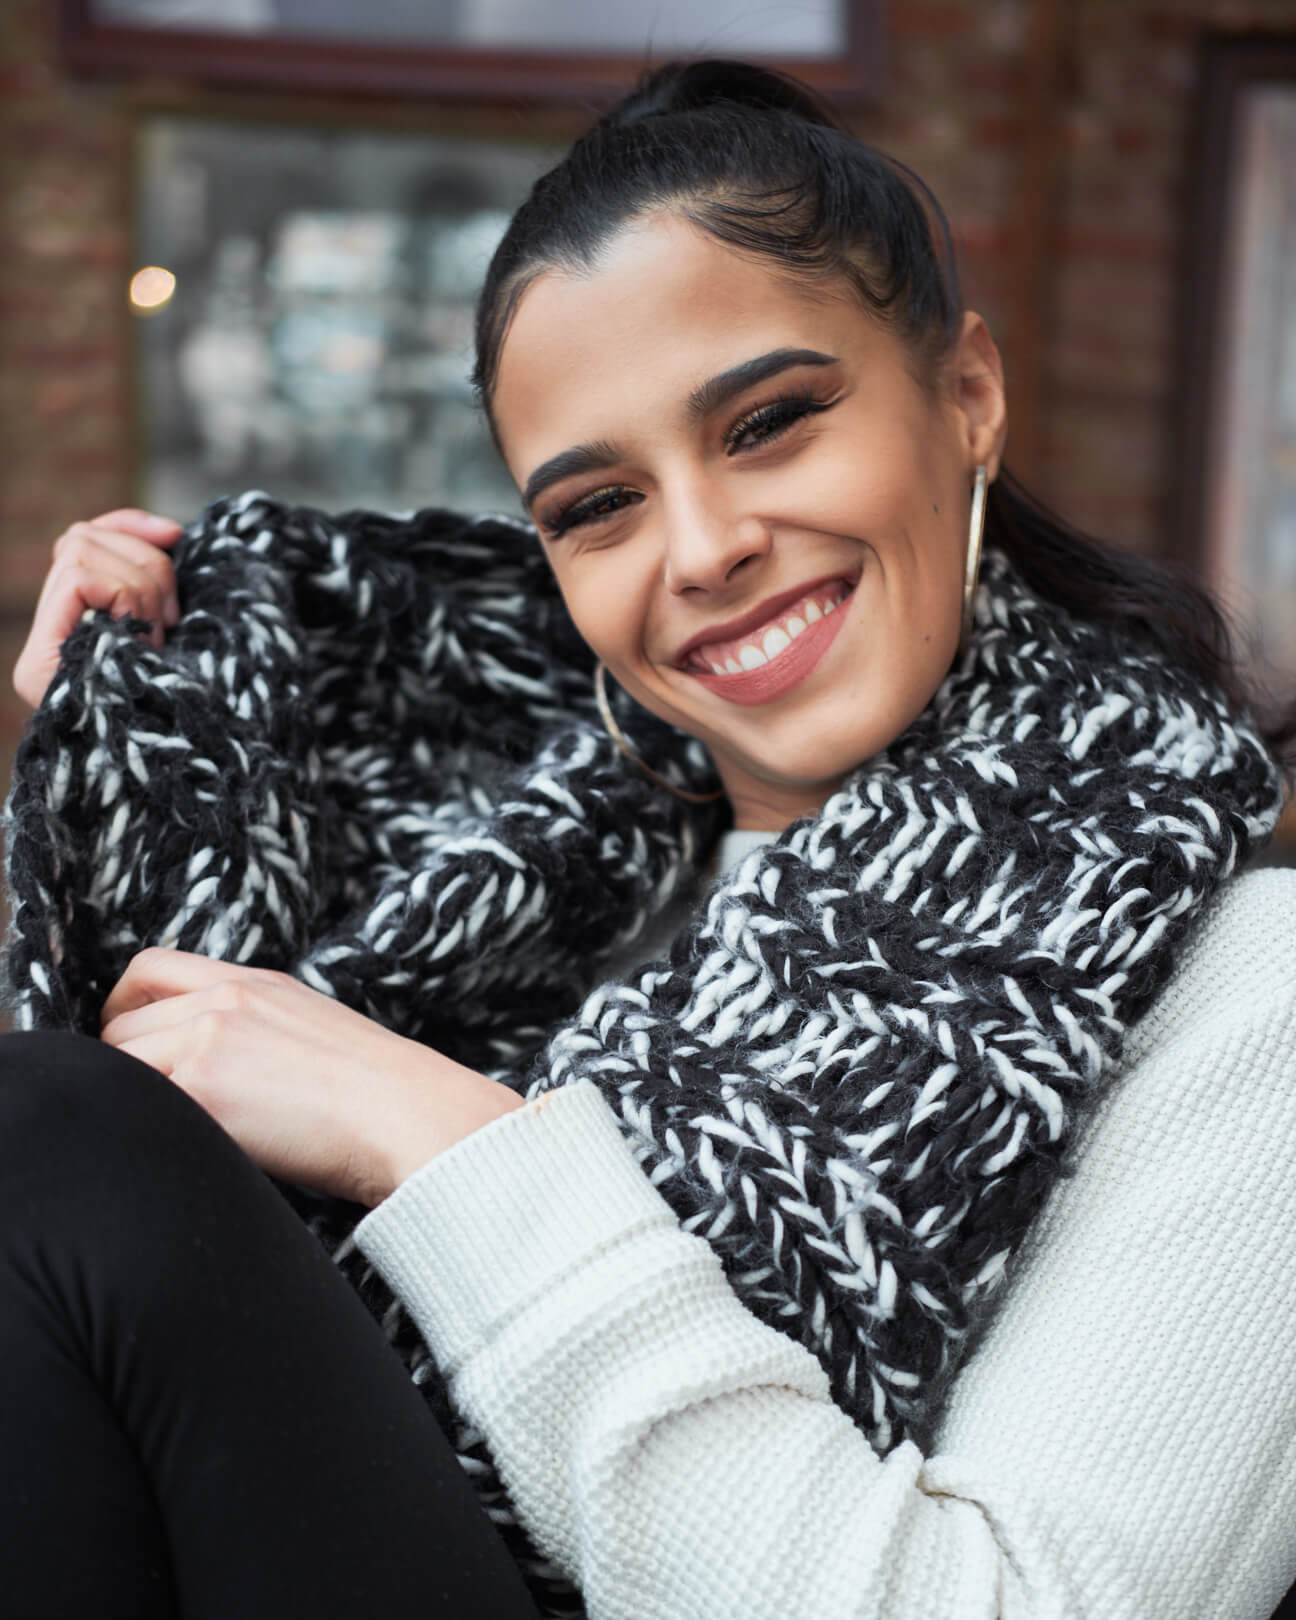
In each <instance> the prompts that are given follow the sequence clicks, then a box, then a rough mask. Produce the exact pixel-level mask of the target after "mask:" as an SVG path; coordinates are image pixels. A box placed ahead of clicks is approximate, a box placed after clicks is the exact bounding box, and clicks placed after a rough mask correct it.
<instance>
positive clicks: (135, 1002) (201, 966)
mask: <svg viewBox="0 0 1296 1620" xmlns="http://www.w3.org/2000/svg"><path fill="white" fill-rule="evenodd" d="M283 977H284V976H283V975H282V974H278V973H271V972H270V971H268V970H267V969H265V968H249V967H240V966H239V965H238V964H237V963H235V962H217V961H213V959H212V958H211V957H210V956H199V955H197V954H196V953H195V952H193V951H173V950H168V949H166V948H165V947H164V946H161V945H153V946H150V947H149V948H148V949H147V950H143V951H140V952H139V954H138V955H137V956H133V957H132V958H131V960H130V963H129V965H128V966H127V968H126V971H125V973H123V974H122V976H121V978H120V979H118V981H117V983H116V984H115V985H114V986H113V987H112V990H111V991H110V992H109V995H108V999H107V1001H105V1002H104V1004H103V1007H102V1009H101V1011H100V1014H99V1028H100V1031H101V1032H103V1033H106V1031H107V1027H108V1025H109V1024H110V1023H112V1022H113V1020H114V1019H117V1018H120V1017H121V1016H122V1015H123V1014H125V1013H131V1012H134V1011H135V1009H136V1008H139V1007H148V1006H150V1005H151V1004H152V1003H154V1002H161V1001H165V1000H167V999H168V998H170V997H176V996H183V995H188V994H189V993H190V992H192V991H195V990H209V989H212V988H214V987H216V986H219V985H230V984H234V985H238V984H244V985H251V984H257V985H259V986H262V987H264V986H265V985H267V984H277V983H279V981H280V980H281V979H282V978H283ZM229 1004H230V1003H229V1002H228V1001H227V1002H226V1003H225V1005H229Z"/></svg>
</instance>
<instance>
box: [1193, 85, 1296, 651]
mask: <svg viewBox="0 0 1296 1620" xmlns="http://www.w3.org/2000/svg"><path fill="white" fill-rule="evenodd" d="M1239 136H1240V139H1239V142H1238V154H1239V159H1238V164H1237V170H1236V172H1237V174H1238V178H1239V181H1240V184H1239V185H1238V188H1237V191H1236V194H1235V198H1234V227H1235V228H1234V230H1233V232H1232V233H1231V237H1230V240H1231V241H1232V242H1233V243H1234V244H1235V245H1234V248H1233V251H1232V254H1231V264H1230V267H1229V272H1228V275H1227V279H1226V294H1225V298H1226V310H1225V320H1224V322H1223V329H1224V342H1225V345H1226V348H1225V354H1226V356H1227V360H1226V365H1225V369H1224V371H1223V378H1224V400H1223V412H1224V422H1223V428H1224V431H1223V433H1222V435H1221V439H1222V454H1221V457H1220V464H1219V466H1218V468H1217V469H1216V477H1215V480H1214V495H1215V499H1214V502H1213V507H1214V509H1213V511H1212V514H1211V517H1212V523H1211V528H1212V535H1213V544H1212V551H1213V562H1214V566H1215V570H1216V578H1217V583H1218V584H1219V586H1220V588H1221V589H1222V590H1223V591H1224V592H1225V593H1226V594H1227V595H1228V596H1229V597H1231V599H1232V600H1233V601H1234V602H1235V603H1236V604H1237V605H1238V607H1239V608H1240V609H1241V610H1242V612H1243V613H1244V614H1245V616H1246V618H1247V620H1248V622H1249V623H1250V624H1251V625H1252V626H1253V627H1254V628H1255V629H1256V630H1257V631H1258V632H1259V634H1260V637H1261V641H1262V644H1263V648H1264V651H1265V653H1266V654H1267V655H1268V657H1269V658H1270V659H1271V660H1273V661H1274V662H1275V663H1276V664H1277V665H1278V666H1279V667H1280V668H1282V669H1284V670H1286V671H1287V672H1288V673H1290V674H1293V675H1296V88H1292V87H1290V86H1283V87H1278V88H1272V89H1258V90H1253V91H1251V92H1250V93H1249V94H1248V95H1247V97H1246V99H1245V101H1244V102H1243V105H1242V112H1241V120H1240V125H1239Z"/></svg>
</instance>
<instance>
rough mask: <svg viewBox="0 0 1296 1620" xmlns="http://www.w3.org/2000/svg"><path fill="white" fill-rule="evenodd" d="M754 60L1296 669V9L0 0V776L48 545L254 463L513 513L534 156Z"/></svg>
mask: <svg viewBox="0 0 1296 1620" xmlns="http://www.w3.org/2000/svg"><path fill="white" fill-rule="evenodd" d="M680 52H684V53H690V52H691V53H693V54H730V55H746V56H761V57H764V58H766V59H769V60H772V61H775V62H777V63H780V64H782V65H784V66H787V67H789V68H791V69H792V70H793V71H795V72H798V73H801V74H802V75H803V76H804V77H806V78H807V79H809V80H810V81H811V82H813V83H815V84H817V85H818V86H819V87H820V88H821V89H822V90H823V92H824V93H825V94H826V95H827V96H828V97H829V98H830V99H831V100H833V101H834V102H835V103H836V104H837V106H838V107H839V108H840V110H841V112H842V113H843V115H844V116H845V117H846V118H847V119H848V120H849V122H850V123H851V125H852V126H853V127H854V128H855V129H856V130H857V131H858V133H859V134H861V135H862V136H863V137H865V138H866V139H868V140H870V141H873V142H874V143H876V144H877V145H879V146H882V147H883V148H885V149H886V150H888V151H890V152H892V153H894V154H895V155H896V156H897V157H899V158H901V159H902V160H903V161H904V162H905V163H907V164H909V165H910V166H911V167H912V168H914V169H915V170H916V171H917V172H918V173H919V174H920V175H922V176H923V177H924V178H925V179H926V180H927V182H928V183H929V184H930V185H931V187H932V188H933V190H934V191H935V193H936V195H937V196H938V198H939V199H940V200H941V202H942V203H943V205H944V206H945V208H946V210H947V212H948V213H949V216H950V219H951V222H952V225H953V229H954V233H955V238H956V241H957V244H958V248H959V252H960V255H961V264H962V270H963V275H964V280H965V285H966V293H967V299H968V302H969V304H970V305H971V306H972V307H975V308H977V309H979V310H981V311H982V313H984V314H985V315H986V317H987V319H988V320H989V322H990V325H991V328H992V330H993V331H994V332H995V333H996V335H997V337H998V338H999V341H1000V344H1001V347H1002V349H1003V352H1004V355H1005V360H1006V364H1007V371H1008V384H1009V401H1010V411H1011V418H1012V428H1011V434H1010V440H1009V447H1008V462H1009V465H1010V466H1012V467H1013V468H1014V469H1015V470H1016V471H1017V473H1018V475H1019V476H1021V477H1023V478H1024V479H1025V481H1026V482H1027V483H1028V484H1029V485H1031V486H1032V487H1033V488H1034V489H1035V490H1036V492H1037V493H1038V494H1040V495H1041V496H1042V497H1043V498H1044V499H1045V500H1046V501H1048V502H1049V503H1051V504H1052V505H1054V506H1056V507H1057V508H1058V509H1059V510H1060V511H1061V512H1062V513H1063V514H1064V515H1066V516H1067V517H1068V518H1070V519H1072V520H1073V521H1074V522H1076V523H1077V524H1079V525H1080V526H1081V527H1084V528H1087V529H1089V530H1090V531H1091V532H1093V533H1096V534H1098V535H1101V536H1104V537H1106V538H1109V539H1111V540H1114V541H1116V542H1118V543H1119V544H1121V545H1123V546H1127V547H1129V548H1132V549H1134V550H1136V551H1140V552H1145V553H1157V554H1160V555H1165V556H1171V557H1175V558H1178V559H1180V560H1182V561H1183V562H1184V563H1185V564H1186V565H1188V566H1190V567H1192V568H1194V569H1196V570H1199V571H1200V572H1201V573H1202V574H1203V575H1204V577H1206V578H1208V579H1210V580H1211V581H1212V583H1214V584H1215V585H1216V586H1217V588H1219V589H1220V590H1221V591H1223V592H1225V593H1226V594H1228V595H1229V596H1230V598H1231V599H1232V600H1234V601H1235V602H1236V603H1237V604H1238V607H1239V611H1240V612H1241V613H1242V614H1243V615H1244V616H1245V617H1246V620H1247V623H1248V625H1249V626H1250V627H1251V628H1252V629H1253V630H1254V631H1255V633H1256V634H1257V635H1261V636H1263V640H1264V646H1265V649H1266V653H1267V656H1268V658H1269V659H1270V660H1271V661H1272V663H1273V664H1274V665H1275V666H1276V667H1278V668H1280V669H1283V670H1285V671H1286V672H1287V674H1288V675H1289V676H1290V677H1291V678H1293V679H1296V0H889V3H883V0H837V3H833V0H803V3H801V4H798V5H793V4H790V3H787V0H785V3H782V4H779V5H769V4H750V3H743V0H690V3H689V4H687V5H685V4H677V3H672V0H651V3H650V4H647V5H644V6H642V7H641V6H638V5H636V4H635V3H634V0H620V3H618V4H616V5H608V4H606V0H597V3H596V0H554V3H552V4H546V3H544V0H526V3H525V4H524V3H522V0H364V3H363V4H361V3H358V0H356V3H352V0H60V3H55V0H0V152H2V154H3V164H4V168H3V173H2V175H0V231H2V232H3V252H0V355H2V357H3V365H2V366H0V457H2V458H3V462H2V471H3V477H2V478H0V665H2V666H3V671H4V678H3V682H2V683H0V788H3V787H4V786H5V785H6V779H7V773H8V765H9V761H10V759H11V757H12V751H13V748H14V747H15V745H16V743H17V741H18V738H19V736H20V734H21V729H22V725H23V723H24V720H25V711H24V710H23V708H22V706H21V704H20V703H19V700H18V699H17V698H16V696H15V695H14V694H13V692H12V688H11V686H10V682H9V672H10V671H11V670H12V667H13V663H14V660H15V658H16V656H17V653H18V650H19V647H20V646H21V644H22V641H23V639H24V638H25V635H26V629H27V625H28V622H29V620H30V616H31V611H32V608H33V605H34V602H35V598H36V595H37V592H38V589H39V586H40V583H41V580H42V578H43V576H44V573H45V570H46V568H47V566H48V561H49V553H50V547H51V545H52V543H53V541H54V539H55V537H56V536H57V535H58V534H59V533H60V532H61V531H62V530H63V529H64V528H66V527H67V525H68V524H69V523H71V522H73V521H74V520H76V519H78V518H86V517H92V516H94V515H96V514H98V513H100V512H103V511H106V510H108V509H110V508H112V507H114V506H119V505H123V504H141V505H145V506H149V507H152V508H154V509H156V510H159V511H163V512H165V513H168V514H169V515H171V516H174V517H177V518H180V519H182V520H183V519H187V518H189V517H191V516H192V515H193V514H194V513H195V512H196V511H197V510H198V509H199V508H200V507H201V506H202V505H203V504H204V502H206V501H207V500H210V499H211V498H213V497H214V496H216V495H220V494H223V493H228V492H231V491H235V490H239V489H244V488H248V487H252V486H259V487H262V488H266V489H268V490H270V491H271V492H272V493H273V494H275V495H278V496H282V497H284V498H289V499H295V500H304V501H310V502H313V503H316V504H319V505H322V506H325V507H331V508H336V509H341V508H344V507H347V506H361V505H364V506H375V507H380V508H383V509H389V510H403V509H408V508H411V507H414V506H418V505H422V504H448V505H453V506H461V507H474V508H490V509H496V510H510V509H513V510H515V509H516V503H515V497H514V494H513V491H512V488H511V486H510V484H509V482H508V480H507V477H506V475H505V474H504V473H503V470H502V468H501V467H500V466H499V464H498V462H497V461H496V459H495V457H494V453H493V451H492V450H491V447H490V445H489V443H488V440H487V438H486V435H485V433H484V430H483V428H482V425H481V423H480V421H479V419H478V417H477V414H476V411H475V408H474V405H473V401H472V397H471V392H470V390H469V387H468V383H467V373H468V367H469V363H470V356H469V336H470V322H471V309H472V297H473V293H474V290H475V287H476V284H477V281H478V279H479V277H480V275H481V273H482V270H483V269H484V266H485V263H486V261H487V259H488V258H489V255H490V252H491V249H492V248H493V246H494V243H495V241H496V240H497V239H498V236H499V234H500V232H501V231H502V229H503V226H504V224H505V222H506V220H507V217H508V214H509V212H510V210H511V209H512V208H513V207H514V206H515V205H516V204H517V202H518V201H519V200H520V199H521V197H522V196H523V195H524V194H525V191H526V189H527V187H528V186H529V184H530V183H531V181H532V179H533V178H534V177H535V176H536V175H537V174H538V173H539V172H540V171H541V170H542V169H543V168H544V167H546V166H547V165H548V164H549V163H550V162H551V161H552V159H553V157H554V155H555V154H556V153H557V152H558V151H560V150H561V148H562V146H563V145H564V143H566V142H567V141H569V140H570V139H571V138H572V137H573V136H574V135H576V134H577V133H579V132H580V130H581V129H582V128H583V127H585V125H586V124H587V123H588V122H589V121H590V119H591V117H592V116H593V114H594V113H595V112H597V110H598V109H599V108H600V107H602V106H604V105H606V104H607V103H608V102H609V101H610V100H612V99H614V98H615V96H616V94H617V93H618V92H619V91H620V90H621V89H623V88H625V87H626V86H628V84H629V83H630V82H631V81H632V80H633V78H634V77H635V74H636V73H637V71H638V69H639V68H640V67H641V66H642V65H643V63H644V61H645V60H647V59H649V58H651V59H652V60H662V59H665V58H667V57H669V56H671V55H672V54H677V53H680Z"/></svg>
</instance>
